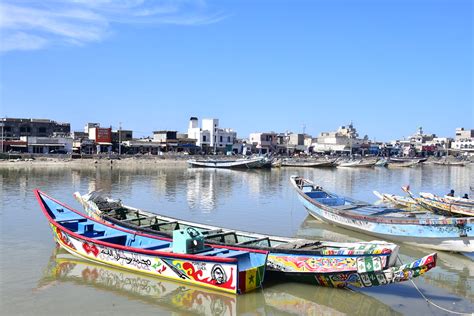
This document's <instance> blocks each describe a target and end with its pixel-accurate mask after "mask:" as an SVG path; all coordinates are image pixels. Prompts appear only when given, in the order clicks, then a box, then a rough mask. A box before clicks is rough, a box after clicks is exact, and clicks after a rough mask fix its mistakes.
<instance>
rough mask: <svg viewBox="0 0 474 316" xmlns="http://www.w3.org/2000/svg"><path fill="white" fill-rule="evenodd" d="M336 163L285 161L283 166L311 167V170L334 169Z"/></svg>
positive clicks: (326, 161)
mask: <svg viewBox="0 0 474 316" xmlns="http://www.w3.org/2000/svg"><path fill="white" fill-rule="evenodd" d="M334 161H335V159H332V160H294V159H290V160H283V161H282V163H281V165H282V166H283V167H310V168H322V167H334Z"/></svg>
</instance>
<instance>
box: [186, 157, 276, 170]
mask: <svg viewBox="0 0 474 316" xmlns="http://www.w3.org/2000/svg"><path fill="white" fill-rule="evenodd" d="M188 164H189V165H190V166H192V167H205V168H234V169H252V168H262V167H266V166H268V167H269V166H271V162H270V161H269V160H268V159H267V158H266V157H254V158H246V159H235V160H228V159H214V160H211V159H208V160H188Z"/></svg>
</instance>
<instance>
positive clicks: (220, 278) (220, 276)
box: [211, 265, 227, 284]
mask: <svg viewBox="0 0 474 316" xmlns="http://www.w3.org/2000/svg"><path fill="white" fill-rule="evenodd" d="M211 276H212V279H213V280H215V281H216V283H217V284H222V283H225V281H226V279H227V277H226V275H225V272H224V269H222V267H221V266H220V265H215V266H214V267H213V268H212V271H211Z"/></svg>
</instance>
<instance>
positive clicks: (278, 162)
mask: <svg viewBox="0 0 474 316" xmlns="http://www.w3.org/2000/svg"><path fill="white" fill-rule="evenodd" d="M271 164H272V165H271V166H272V168H281V165H282V160H281V159H279V158H277V159H273V160H272V162H271Z"/></svg>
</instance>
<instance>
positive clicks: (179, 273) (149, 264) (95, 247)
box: [51, 225, 264, 291]
mask: <svg viewBox="0 0 474 316" xmlns="http://www.w3.org/2000/svg"><path fill="white" fill-rule="evenodd" d="M51 227H52V230H53V233H54V236H55V238H56V240H57V241H58V243H60V244H61V245H62V246H63V247H64V248H66V249H67V250H68V251H70V252H73V253H75V254H78V255H80V256H81V257H84V258H91V259H93V260H96V261H99V262H102V263H106V264H110V265H113V266H118V267H123V268H127V269H130V270H134V271H139V272H145V273H151V274H156V273H158V274H160V275H161V276H163V277H167V278H171V279H177V278H178V279H182V280H186V281H190V282H191V283H196V284H199V285H204V286H206V285H207V286H210V287H218V288H220V289H223V290H228V291H235V289H236V286H237V271H236V269H235V266H234V265H232V264H225V263H213V262H202V261H201V262H193V261H190V260H182V259H175V258H170V259H166V258H159V257H156V256H152V255H146V254H141V253H135V252H130V251H126V250H121V249H117V248H110V247H106V246H103V245H99V244H95V243H91V242H85V241H82V240H78V239H76V238H74V237H73V236H70V235H69V234H68V233H66V232H65V231H63V230H61V229H60V228H59V227H56V226H54V225H51ZM263 269H264V267H263V266H262V270H263ZM249 273H250V274H251V273H252V271H250V272H249V271H242V272H240V273H239V278H241V277H245V275H246V274H249ZM240 274H242V275H243V276H241V275H240ZM262 279H263V271H262V278H261V279H260V280H262ZM244 280H246V279H245V278H244ZM258 284H260V283H259V282H257V283H256V285H258ZM256 285H255V287H254V288H256Z"/></svg>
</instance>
